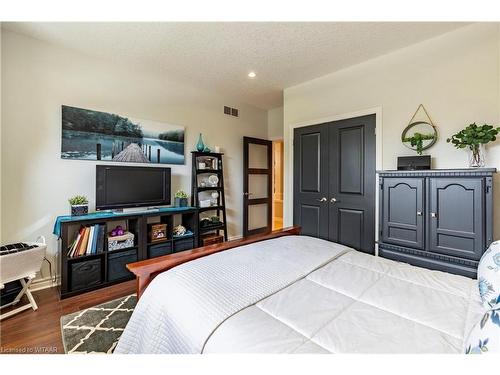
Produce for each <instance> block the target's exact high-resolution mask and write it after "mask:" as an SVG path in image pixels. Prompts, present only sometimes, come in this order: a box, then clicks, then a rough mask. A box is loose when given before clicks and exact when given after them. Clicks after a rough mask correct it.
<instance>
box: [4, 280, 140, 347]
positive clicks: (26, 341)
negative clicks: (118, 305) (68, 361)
mask: <svg viewBox="0 0 500 375" xmlns="http://www.w3.org/2000/svg"><path fill="white" fill-rule="evenodd" d="M135 288H136V281H135V280H130V281H127V282H124V283H120V284H117V285H113V286H110V287H108V288H104V289H100V290H96V291H93V292H89V293H85V294H82V295H79V296H76V297H71V298H67V299H64V300H59V292H58V289H57V287H53V288H48V289H43V290H40V291H37V292H33V295H34V296H35V300H36V302H37V304H38V310H37V311H33V310H32V309H29V310H26V311H23V312H21V313H19V314H16V315H14V316H11V317H9V318H6V319H4V320H2V321H0V353H11V354H14V353H33V354H35V353H40V354H49V353H64V348H63V344H62V339H61V327H60V318H61V316H63V315H66V314H70V313H73V312H76V311H79V310H83V309H85V308H88V307H91V306H95V305H99V304H101V303H103V302H106V301H110V300H113V299H115V298H119V297H122V296H126V295H128V294H132V293H135ZM20 303H24V301H21V302H20ZM8 309H9V308H6V309H5V312H7V311H8Z"/></svg>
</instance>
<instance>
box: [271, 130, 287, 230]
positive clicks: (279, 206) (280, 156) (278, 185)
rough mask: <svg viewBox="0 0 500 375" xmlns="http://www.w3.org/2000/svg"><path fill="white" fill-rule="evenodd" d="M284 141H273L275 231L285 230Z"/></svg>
mask: <svg viewBox="0 0 500 375" xmlns="http://www.w3.org/2000/svg"><path fill="white" fill-rule="evenodd" d="M284 154H285V153H284V143H283V140H277V141H273V230H277V229H281V228H283V189H284V186H283V166H284Z"/></svg>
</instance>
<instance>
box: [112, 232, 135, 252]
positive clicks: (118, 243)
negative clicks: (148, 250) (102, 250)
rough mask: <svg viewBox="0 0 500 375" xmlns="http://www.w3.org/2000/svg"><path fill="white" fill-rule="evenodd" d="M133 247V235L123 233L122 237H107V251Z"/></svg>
mask: <svg viewBox="0 0 500 375" xmlns="http://www.w3.org/2000/svg"><path fill="white" fill-rule="evenodd" d="M127 247H134V234H133V233H130V232H125V233H124V234H123V235H122V236H114V237H111V236H110V235H108V251H113V250H119V249H126V248H127Z"/></svg>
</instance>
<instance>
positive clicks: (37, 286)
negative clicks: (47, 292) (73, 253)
mask: <svg viewBox="0 0 500 375" xmlns="http://www.w3.org/2000/svg"><path fill="white" fill-rule="evenodd" d="M57 285H59V276H58V275H57V276H56V279H55V281H54V280H53V279H52V278H51V277H50V276H49V277H44V278H43V279H38V280H33V282H32V283H31V286H30V290H31V291H32V292H34V291H36V290H42V289H47V288H52V287H54V286H57Z"/></svg>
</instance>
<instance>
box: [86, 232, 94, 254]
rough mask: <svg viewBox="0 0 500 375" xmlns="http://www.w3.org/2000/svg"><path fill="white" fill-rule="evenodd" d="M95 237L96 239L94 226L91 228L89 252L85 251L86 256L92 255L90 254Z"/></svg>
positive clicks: (88, 244)
mask: <svg viewBox="0 0 500 375" xmlns="http://www.w3.org/2000/svg"><path fill="white" fill-rule="evenodd" d="M93 237H94V226H91V227H90V228H89V240H88V242H87V250H85V255H90V252H91V250H92V240H93Z"/></svg>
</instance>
